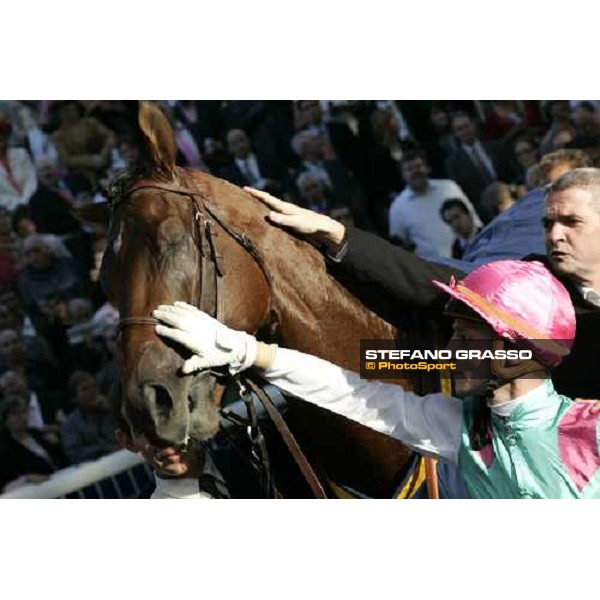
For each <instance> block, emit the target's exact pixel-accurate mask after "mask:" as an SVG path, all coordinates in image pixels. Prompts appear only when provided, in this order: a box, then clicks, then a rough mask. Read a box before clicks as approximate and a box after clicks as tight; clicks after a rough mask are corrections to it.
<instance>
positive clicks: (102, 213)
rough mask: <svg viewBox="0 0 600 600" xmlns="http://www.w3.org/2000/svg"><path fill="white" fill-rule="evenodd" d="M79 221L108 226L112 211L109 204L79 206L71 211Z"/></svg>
mask: <svg viewBox="0 0 600 600" xmlns="http://www.w3.org/2000/svg"><path fill="white" fill-rule="evenodd" d="M71 212H72V213H73V214H74V215H75V217H76V218H77V219H79V220H80V221H83V222H84V223H93V224H94V225H104V226H106V227H107V226H108V220H109V217H110V210H109V206H108V202H92V203H90V204H84V205H82V206H78V207H76V208H74V209H73V210H72V211H71Z"/></svg>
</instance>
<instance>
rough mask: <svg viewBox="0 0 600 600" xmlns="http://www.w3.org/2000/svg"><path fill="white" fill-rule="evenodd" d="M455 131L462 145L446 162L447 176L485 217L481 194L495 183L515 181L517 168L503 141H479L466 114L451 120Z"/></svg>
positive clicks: (474, 128) (455, 116)
mask: <svg viewBox="0 0 600 600" xmlns="http://www.w3.org/2000/svg"><path fill="white" fill-rule="evenodd" d="M452 131H453V132H454V135H455V136H456V138H457V140H458V142H459V144H458V148H457V149H456V151H455V152H454V153H453V154H452V155H450V156H449V157H448V158H447V159H446V172H447V173H448V177H450V178H451V179H453V180H454V181H456V182H457V183H458V185H459V186H460V187H461V188H462V189H463V190H464V192H465V193H466V194H467V196H468V198H469V200H471V202H472V203H473V204H474V205H475V208H476V209H477V211H478V212H479V214H481V215H482V216H483V214H484V211H482V210H481V209H482V206H481V194H482V192H483V190H484V189H485V188H486V187H487V186H488V185H489V184H490V183H492V182H493V181H498V180H501V181H512V180H513V179H514V176H515V169H514V166H513V164H512V161H511V158H510V154H509V153H508V152H507V151H506V148H505V147H504V145H503V144H502V143H501V142H488V141H484V140H480V139H479V136H478V135H477V130H476V127H475V123H474V122H473V119H472V117H471V116H470V115H468V114H467V113H464V112H458V113H455V114H454V115H453V117H452Z"/></svg>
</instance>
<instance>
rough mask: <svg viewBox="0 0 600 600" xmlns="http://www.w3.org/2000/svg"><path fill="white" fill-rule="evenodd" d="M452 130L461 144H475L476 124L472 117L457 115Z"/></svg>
mask: <svg viewBox="0 0 600 600" xmlns="http://www.w3.org/2000/svg"><path fill="white" fill-rule="evenodd" d="M452 130H453V131H454V135H455V136H456V137H457V138H458V141H459V142H460V143H461V144H469V145H470V144H473V143H474V142H475V140H476V132H475V125H474V124H473V121H472V120H471V118H470V117H455V118H454V120H453V121H452Z"/></svg>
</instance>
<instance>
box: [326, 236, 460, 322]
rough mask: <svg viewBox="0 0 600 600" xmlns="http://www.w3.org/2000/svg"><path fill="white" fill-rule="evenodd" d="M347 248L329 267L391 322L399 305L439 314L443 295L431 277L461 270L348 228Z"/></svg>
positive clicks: (457, 273) (441, 277)
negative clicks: (339, 258) (339, 260)
mask: <svg viewBox="0 0 600 600" xmlns="http://www.w3.org/2000/svg"><path fill="white" fill-rule="evenodd" d="M347 242H348V250H347V253H346V255H345V256H344V258H343V259H342V260H341V262H340V263H338V264H332V265H331V266H330V271H331V272H332V274H333V275H335V276H336V278H338V279H339V280H340V281H341V282H342V283H343V284H344V285H345V286H346V287H348V289H350V291H351V292H352V293H353V294H354V295H355V296H357V297H358V298H359V299H360V300H361V301H362V302H363V303H365V304H366V305H367V306H369V308H371V310H373V311H374V312H376V313H377V314H379V315H380V316H382V317H383V318H384V319H386V320H388V321H390V322H395V321H396V320H397V319H395V318H394V313H396V315H397V313H398V310H399V309H403V308H404V309H415V308H416V309H420V310H421V311H426V312H428V313H430V314H431V315H432V316H433V315H439V314H440V312H441V311H442V310H443V307H444V305H445V304H446V301H447V299H448V298H447V296H446V294H444V293H443V292H442V291H441V290H439V289H438V288H436V287H435V286H434V285H433V284H432V280H434V279H437V280H439V281H443V282H448V281H449V279H450V277H451V276H452V275H454V276H456V277H462V276H463V275H464V273H462V272H461V271H459V270H457V269H454V268H451V267H447V266H445V265H440V264H437V263H434V262H429V261H426V260H424V259H422V258H420V257H419V256H417V255H415V254H413V253H411V252H408V251H406V250H404V249H403V248H400V247H399V246H395V245H394V244H391V243H390V242H388V241H386V240H384V239H383V238H381V237H378V236H376V235H373V234H371V233H367V232H365V231H361V230H360V229H355V228H349V229H348V231H347Z"/></svg>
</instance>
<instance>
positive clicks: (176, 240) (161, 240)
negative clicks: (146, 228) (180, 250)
mask: <svg viewBox="0 0 600 600" xmlns="http://www.w3.org/2000/svg"><path fill="white" fill-rule="evenodd" d="M185 235H186V231H185V227H184V225H183V223H182V222H181V221H180V220H179V219H174V218H173V219H167V220H166V221H164V222H162V223H161V224H160V225H159V226H158V229H157V232H156V240H157V243H158V245H159V247H160V248H170V247H172V246H178V245H179V244H181V243H182V242H183V240H184V239H185Z"/></svg>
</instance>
